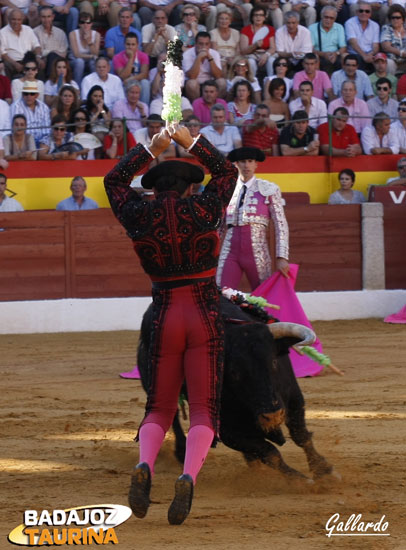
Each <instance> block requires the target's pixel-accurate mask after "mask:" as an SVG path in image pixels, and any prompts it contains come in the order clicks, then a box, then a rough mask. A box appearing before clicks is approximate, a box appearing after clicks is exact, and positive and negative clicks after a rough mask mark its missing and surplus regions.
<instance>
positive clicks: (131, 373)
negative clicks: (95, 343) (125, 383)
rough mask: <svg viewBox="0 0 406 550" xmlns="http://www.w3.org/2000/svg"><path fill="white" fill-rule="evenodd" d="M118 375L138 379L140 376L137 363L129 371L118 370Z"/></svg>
mask: <svg viewBox="0 0 406 550" xmlns="http://www.w3.org/2000/svg"><path fill="white" fill-rule="evenodd" d="M119 376H120V378H134V379H135V380H140V378H141V374H140V371H139V370H138V367H137V365H135V367H134V368H133V370H130V371H129V372H120V374H119Z"/></svg>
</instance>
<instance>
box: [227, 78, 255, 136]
mask: <svg viewBox="0 0 406 550" xmlns="http://www.w3.org/2000/svg"><path fill="white" fill-rule="evenodd" d="M231 96H232V101H230V102H229V103H228V112H229V120H230V124H235V125H236V126H242V125H243V124H244V123H245V122H248V121H251V120H252V119H253V117H254V112H255V103H254V102H253V99H254V91H253V89H252V86H251V84H250V83H249V82H248V80H243V81H241V82H237V83H236V84H234V87H233V90H232V93H231Z"/></svg>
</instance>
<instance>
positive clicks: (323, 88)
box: [293, 53, 336, 101]
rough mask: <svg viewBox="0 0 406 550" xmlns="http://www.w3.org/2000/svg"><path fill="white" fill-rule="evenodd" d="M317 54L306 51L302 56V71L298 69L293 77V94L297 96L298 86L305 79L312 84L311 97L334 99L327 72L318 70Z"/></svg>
mask: <svg viewBox="0 0 406 550" xmlns="http://www.w3.org/2000/svg"><path fill="white" fill-rule="evenodd" d="M317 62H318V59H317V55H316V54H315V53H307V54H306V55H305V56H304V58H303V68H304V70H303V71H299V72H297V73H296V74H295V76H294V77H293V95H294V97H299V86H300V84H301V83H302V82H304V81H305V80H307V81H309V82H311V83H312V84H313V97H317V99H323V100H324V99H326V96H327V99H328V101H332V100H333V99H335V97H336V96H335V95H334V92H333V87H332V84H331V81H330V78H329V76H328V74H327V73H326V72H324V71H318V70H317V65H318V63H317Z"/></svg>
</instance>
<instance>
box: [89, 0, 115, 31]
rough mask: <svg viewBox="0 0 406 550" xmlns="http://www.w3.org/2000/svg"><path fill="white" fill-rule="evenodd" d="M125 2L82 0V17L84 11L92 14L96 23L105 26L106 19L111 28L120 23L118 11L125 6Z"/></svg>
mask: <svg viewBox="0 0 406 550" xmlns="http://www.w3.org/2000/svg"><path fill="white" fill-rule="evenodd" d="M123 4H124V2H118V1H116V0H113V1H112V2H109V1H108V0H98V2H96V3H95V2H92V1H91V0H81V2H80V4H79V9H80V16H79V19H80V17H81V16H82V15H83V13H86V14H90V16H91V18H92V20H94V21H95V22H96V23H98V24H100V25H102V26H104V25H105V24H106V20H107V22H108V26H109V28H111V27H115V26H116V25H118V13H119V11H120V10H121V8H122V7H123Z"/></svg>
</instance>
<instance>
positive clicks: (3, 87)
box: [0, 74, 12, 99]
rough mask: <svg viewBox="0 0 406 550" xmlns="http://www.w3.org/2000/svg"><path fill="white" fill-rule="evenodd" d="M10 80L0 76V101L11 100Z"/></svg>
mask: <svg viewBox="0 0 406 550" xmlns="http://www.w3.org/2000/svg"><path fill="white" fill-rule="evenodd" d="M11 97H12V96H11V85H10V79H9V78H8V77H7V76H3V75H2V74H0V99H11Z"/></svg>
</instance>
